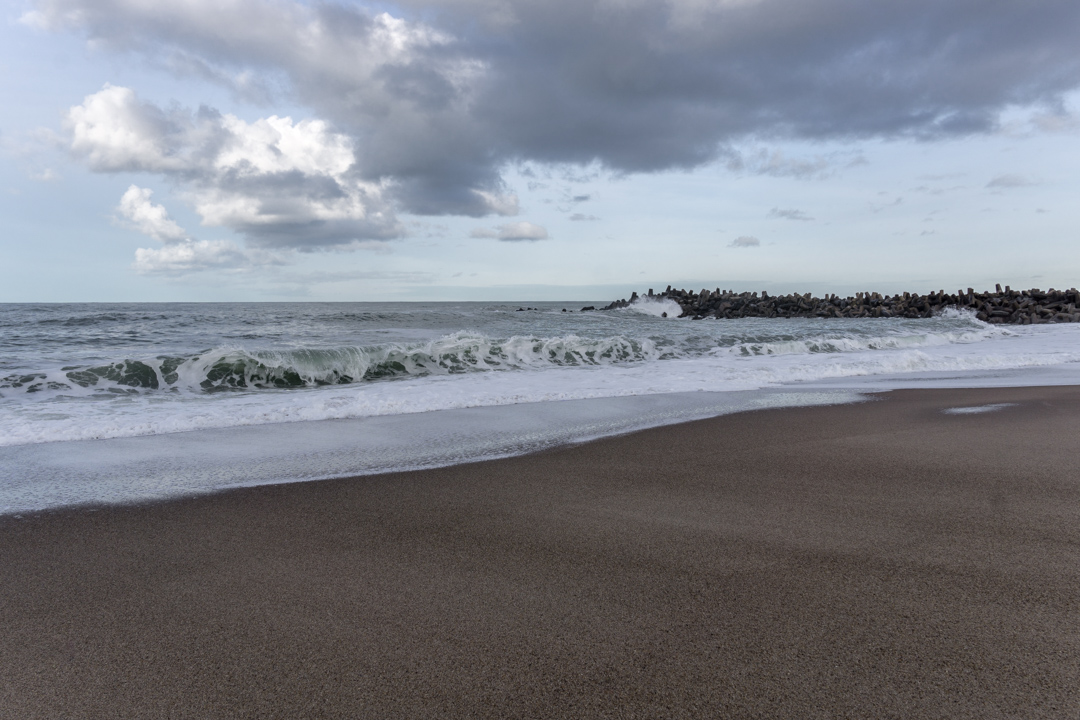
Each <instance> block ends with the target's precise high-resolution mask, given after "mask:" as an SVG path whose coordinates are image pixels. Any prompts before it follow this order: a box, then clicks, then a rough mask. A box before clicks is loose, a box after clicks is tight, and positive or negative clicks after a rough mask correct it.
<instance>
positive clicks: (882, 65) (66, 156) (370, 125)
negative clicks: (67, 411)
mask: <svg viewBox="0 0 1080 720" xmlns="http://www.w3.org/2000/svg"><path fill="white" fill-rule="evenodd" d="M1077 37H1080V3H1076V2H1073V1H1072V0H1022V1H1021V0H947V1H945V2H943V1H942V0H904V1H903V2H898V1H893V0H880V1H878V2H866V1H865V0H543V1H540V0H403V1H402V2H397V3H393V2H349V1H346V0H341V1H338V2H332V1H331V2H302V1H301V0H171V1H170V2H168V3H162V2H155V1H154V0H12V1H9V2H8V3H6V4H5V9H4V16H3V17H2V18H0V107H2V108H3V110H2V112H0V302H99V301H100V302H111V301H132V302H138V301H146V302H150V301H273V300H284V301H296V300H310V301H380V300H390V301H410V300H414V301H425V300H426V301H430V300H574V299H583V300H607V299H615V298H618V297H626V296H627V295H629V293H630V292H631V291H634V290H636V291H638V292H643V291H645V290H647V289H649V288H655V289H657V290H659V289H662V288H663V287H665V286H666V285H668V284H672V285H674V286H676V287H688V288H693V289H701V288H704V287H708V288H715V287H720V288H724V289H728V288H730V289H734V290H736V291H744V290H750V291H762V290H765V291H768V292H770V293H785V292H792V291H797V292H814V293H815V294H823V293H828V292H836V293H840V294H848V293H852V292H855V291H859V290H874V291H880V292H887V293H894V292H902V291H905V290H908V291H915V292H927V291H930V290H938V289H945V290H948V291H950V292H955V291H956V290H958V289H961V288H964V289H966V288H967V287H969V286H972V287H976V288H978V289H983V288H992V287H993V284H994V283H1001V284H1002V285H1006V284H1008V285H1011V286H1012V287H1014V288H1029V287H1041V288H1047V287H1058V288H1066V287H1073V286H1076V285H1080V252H1078V249H1080V242H1078V241H1080V229H1078V228H1080V202H1077V201H1076V198H1078V197H1080V43H1078V42H1076V38H1077Z"/></svg>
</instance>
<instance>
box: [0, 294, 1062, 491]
mask: <svg viewBox="0 0 1080 720" xmlns="http://www.w3.org/2000/svg"><path fill="white" fill-rule="evenodd" d="M584 304H595V301H593V302H592V303H585V302H583V301H577V302H573V303H571V302H564V303H513V304H511V303H422V304H421V303H415V304H414V303H325V304H323V303H281V304H277V303H237V304H41V305H32V304H20V305H0V465H2V467H0V511H7V512H16V511H23V510H33V509H42V508H47V507H55V506H58V505H68V504H78V503H99V502H125V501H131V500H139V499H147V498H157V497H166V496H170V495H175V494H185V493H191V492H204V491H207V490H214V489H218V488H222V487H229V486H233V485H243V484H255V483H259V482H279V481H287V480H295V479H306V478H314V477H331V476H341V475H349V474H363V473H370V472H379V471H385V470H393V469H404V468H413V467H428V466H433V465H441V464H449V463H453V462H462V461H468V460H475V459H481V458H485V457H497V456H502V455H508V454H514V453H518V452H526V451H530V450H535V449H539V448H542V447H548V446H550V445H553V444H558V443H563V442H573V441H575V440H581V439H586V438H588V437H597V436H600V435H605V434H611V433H614V432H624V431H627V430H632V429H637V428H640V427H648V426H651V425H659V424H664V423H667V422H677V421H680V420H685V419H692V418H695V417H705V416H708V415H715V414H720V413H723V412H731V411H736V410H741V409H749V408H753V407H772V406H777V405H797V404H808V403H822V402H846V401H851V400H852V399H856V398H857V397H858V393H859V392H860V391H865V390H868V389H882V388H887V387H900V386H911V385H916V386H917V385H923V386H926V385H943V384H947V385H994V384H1037V383H1042V382H1046V383H1073V382H1080V324H1077V325H1039V326H1030V327H1019V326H991V325H987V324H984V323H982V322H979V321H978V320H976V319H975V318H974V316H973V315H970V314H965V313H959V312H948V313H946V314H944V315H942V316H940V317H937V318H933V319H930V320H906V319H872V318H868V319H827V320H826V319H821V320H813V319H757V318H748V319H740V320H715V319H705V320H699V321H694V320H690V319H678V318H677V317H676V316H677V315H678V313H679V308H678V306H677V305H675V304H674V303H673V302H671V301H666V300H665V301H659V302H651V301H647V302H641V303H639V304H637V305H634V306H631V307H630V308H626V309H623V310H614V311H606V312H586V313H582V312H578V310H579V309H580V307H581V306H582V305H584ZM519 308H528V309H523V310H519ZM564 308H565V310H567V311H568V312H563V309H564ZM664 312H666V313H668V317H662V314H663V313H664ZM558 401H566V402H558Z"/></svg>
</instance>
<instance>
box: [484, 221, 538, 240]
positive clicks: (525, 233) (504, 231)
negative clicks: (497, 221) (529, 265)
mask: <svg viewBox="0 0 1080 720" xmlns="http://www.w3.org/2000/svg"><path fill="white" fill-rule="evenodd" d="M470 235H471V236H472V237H474V238H493V239H495V240H505V241H507V242H518V241H522V240H547V238H548V231H547V228H545V227H543V226H542V225H535V224H533V223H531V222H516V223H507V224H506V225H499V226H498V227H496V228H477V229H476V230H473V231H472V233H470Z"/></svg>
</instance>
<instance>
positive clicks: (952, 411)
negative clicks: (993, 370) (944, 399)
mask: <svg viewBox="0 0 1080 720" xmlns="http://www.w3.org/2000/svg"><path fill="white" fill-rule="evenodd" d="M1015 405H1016V403H994V404H992V405H975V406H972V407H954V408H946V409H944V410H942V411H941V412H943V413H945V414H946V415H981V414H982V413H988V412H995V411H997V410H1001V409H1002V408H1007V407H1013V406H1015Z"/></svg>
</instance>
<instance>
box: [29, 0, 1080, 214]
mask: <svg viewBox="0 0 1080 720" xmlns="http://www.w3.org/2000/svg"><path fill="white" fill-rule="evenodd" d="M376 8H378V9H376ZM383 9H388V11H389V14H380V13H381V11H382V10H383ZM30 19H32V20H36V21H37V22H39V23H40V24H42V25H45V26H48V27H54V28H69V29H73V30H75V31H77V32H81V33H84V34H85V35H87V36H88V37H90V38H91V39H93V40H94V41H95V42H96V43H97V44H98V45H99V46H103V47H113V48H117V49H120V50H128V51H131V50H133V51H136V52H138V53H141V54H143V55H144V56H146V57H148V58H151V59H154V60H156V61H158V62H161V63H167V62H172V63H174V64H179V65H183V66H184V67H189V68H195V69H196V71H197V72H198V73H200V74H201V75H202V76H204V77H207V78H211V79H217V81H219V82H222V83H225V84H227V85H230V86H231V87H234V89H235V90H236V91H237V92H240V93H243V92H245V91H246V92H250V93H253V94H254V95H257V96H261V95H264V94H265V93H267V92H270V90H269V89H271V88H274V87H277V86H278V84H279V81H281V82H283V83H284V86H285V87H286V88H287V89H288V92H290V93H292V95H293V96H294V97H295V99H297V100H299V101H300V102H303V103H305V104H306V105H308V106H310V107H311V108H312V109H313V111H314V112H315V113H316V115H318V116H319V117H320V118H324V119H326V120H329V121H331V122H332V123H333V124H334V127H335V128H336V129H337V130H338V131H340V132H343V133H346V134H347V135H349V136H350V137H351V138H353V140H354V141H355V144H356V160H357V165H356V172H357V173H358V174H359V176H360V177H361V178H362V179H363V180H364V181H366V182H368V183H374V184H382V183H386V184H387V188H388V189H387V197H388V200H389V201H391V202H392V203H393V205H394V206H395V207H397V208H399V209H403V210H407V211H411V212H414V213H421V214H433V215H439V214H465V215H471V216H483V215H488V214H492V213H501V214H513V213H514V212H516V199H515V198H513V197H512V193H511V192H510V190H509V189H508V188H506V187H505V186H504V184H503V180H502V174H501V171H502V169H503V168H504V167H506V166H507V165H508V164H513V163H520V162H530V161H531V162H536V163H541V164H562V165H567V166H599V167H602V168H604V169H606V170H609V171H614V172H625V173H633V172H652V171H661V170H669V169H677V168H693V167H696V166H700V165H702V164H704V163H709V162H713V161H717V160H720V161H723V162H727V163H728V164H729V165H731V166H732V167H734V168H735V169H749V170H752V171H754V172H763V173H767V174H782V175H794V176H797V177H813V176H815V175H818V174H821V173H822V172H824V171H825V169H826V168H827V166H828V162H829V160H828V159H827V158H825V159H822V158H811V159H809V160H791V159H787V158H783V157H777V156H772V155H768V154H766V155H761V153H760V152H757V153H750V154H749V155H747V154H746V153H745V152H740V151H739V150H738V148H739V147H740V146H741V145H745V144H746V143H748V142H749V143H751V144H754V143H760V142H765V141H769V140H777V139H803V140H807V139H809V140H830V141H836V140H839V141H844V140H851V139H859V138H903V137H907V138H920V139H936V138H944V137H953V136H960V135H966V134H971V133H980V132H987V131H991V130H993V129H995V127H996V126H997V118H998V114H999V112H1000V111H1001V110H1002V109H1003V108H1005V107H1007V106H1010V105H1042V106H1045V107H1046V108H1048V110H1047V113H1048V114H1047V115H1046V116H1047V117H1051V116H1053V117H1057V116H1058V115H1060V113H1058V115H1055V114H1054V112H1055V111H1054V108H1057V107H1060V100H1061V96H1062V93H1064V92H1066V91H1069V90H1071V89H1074V88H1076V87H1078V86H1080V43H1078V42H1077V41H1076V38H1077V37H1080V3H1077V2H1064V1H1062V0H998V1H996V2H986V1H985V0H949V2H941V0H903V1H893V2H887V1H882V2H874V3H868V2H865V1H864V0H738V1H736V0H730V1H723V0H721V1H719V2H701V1H700V0H668V1H667V2H659V1H652V0H620V1H618V2H616V1H615V0H545V1H544V2H537V1H536V0H505V1H500V0H403V2H401V3H400V4H398V5H396V6H393V5H387V4H378V5H377V6H376V5H375V4H372V5H370V6H368V7H365V6H364V5H363V4H356V5H339V4H331V3H316V4H313V5H307V4H303V3H300V2H297V1H295V0H235V1H234V2H229V3H221V2H213V1H211V0H182V1H181V0H178V1H177V2H172V3H146V2H142V1H141V0H39V2H38V3H37V11H36V14H34V15H33V16H32V17H31V18H30ZM177 58H181V59H182V61H181V60H177ZM238 78H239V79H240V80H238ZM241 80H242V82H241ZM238 83H239V84H238Z"/></svg>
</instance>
